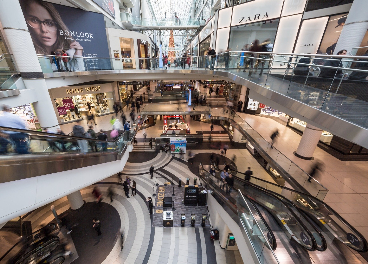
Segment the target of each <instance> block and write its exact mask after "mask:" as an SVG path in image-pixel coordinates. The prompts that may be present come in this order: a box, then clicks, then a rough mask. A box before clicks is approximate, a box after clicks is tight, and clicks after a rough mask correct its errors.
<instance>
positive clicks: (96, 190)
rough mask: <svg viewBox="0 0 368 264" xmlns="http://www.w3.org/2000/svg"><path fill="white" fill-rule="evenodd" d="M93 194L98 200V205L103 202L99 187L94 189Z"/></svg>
mask: <svg viewBox="0 0 368 264" xmlns="http://www.w3.org/2000/svg"><path fill="white" fill-rule="evenodd" d="M92 194H93V196H94V197H95V198H96V202H97V203H100V202H101V201H102V194H101V192H100V190H99V189H98V188H97V187H94V188H93V191H92Z"/></svg>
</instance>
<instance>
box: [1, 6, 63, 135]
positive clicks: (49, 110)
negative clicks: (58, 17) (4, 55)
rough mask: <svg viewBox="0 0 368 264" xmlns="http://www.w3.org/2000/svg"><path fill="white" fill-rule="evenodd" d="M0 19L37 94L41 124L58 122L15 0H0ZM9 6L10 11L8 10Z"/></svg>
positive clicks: (28, 84)
mask: <svg viewBox="0 0 368 264" xmlns="http://www.w3.org/2000/svg"><path fill="white" fill-rule="evenodd" d="M0 5H1V8H0V22H1V26H2V32H3V34H4V40H5V42H6V43H7V46H8V48H9V52H10V53H12V54H13V58H14V63H15V65H16V68H17V70H18V71H19V73H20V75H21V76H22V78H23V81H24V84H25V86H26V88H27V89H33V90H34V93H35V94H36V96H37V101H38V102H40V103H35V104H34V106H35V110H36V114H37V116H38V119H39V121H40V124H41V127H44V128H47V127H55V126H58V120H57V117H56V113H55V110H54V108H53V105H52V101H51V98H50V95H49V92H48V89H47V86H46V81H45V79H44V76H43V72H42V69H41V66H40V63H39V61H38V57H37V54H36V50H35V48H34V45H33V42H32V38H31V35H30V33H29V31H28V27H27V24H26V21H25V18H24V16H23V12H22V9H21V7H20V4H19V1H18V0H13V1H6V0H2V1H0ZM10 10H11V12H10Z"/></svg>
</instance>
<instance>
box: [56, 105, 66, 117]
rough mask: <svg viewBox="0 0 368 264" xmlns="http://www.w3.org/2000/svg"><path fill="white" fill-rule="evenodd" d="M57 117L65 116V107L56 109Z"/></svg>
mask: <svg viewBox="0 0 368 264" xmlns="http://www.w3.org/2000/svg"><path fill="white" fill-rule="evenodd" d="M57 110H58V113H59V116H62V115H66V108H65V106H61V107H58V108H57Z"/></svg>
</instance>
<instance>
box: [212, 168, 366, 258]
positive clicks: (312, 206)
mask: <svg viewBox="0 0 368 264" xmlns="http://www.w3.org/2000/svg"><path fill="white" fill-rule="evenodd" d="M206 173H207V175H208V176H207V177H210V178H212V177H214V176H210V175H209V173H208V172H207V171H206ZM233 175H234V174H233ZM235 179H236V181H235V186H236V187H238V188H239V189H238V192H237V193H238V194H237V195H238V196H239V194H241V195H242V196H243V195H244V196H245V197H247V198H248V199H249V200H251V201H252V202H253V203H254V204H255V205H256V206H255V207H256V208H257V210H258V211H259V213H260V215H261V216H262V218H263V220H264V221H265V222H266V224H267V226H268V227H269V228H270V229H271V230H272V233H273V235H274V236H275V238H276V240H277V248H278V249H279V248H282V249H281V251H283V250H284V251H285V252H287V253H288V255H289V256H290V258H291V259H292V261H293V262H294V263H313V262H315V263H322V262H323V261H322V260H324V259H329V260H333V261H335V262H334V263H353V262H354V261H357V263H359V258H361V257H358V256H357V252H356V253H354V251H359V252H365V251H366V240H365V238H364V237H363V236H362V235H361V234H360V233H359V232H358V231H356V230H355V229H354V227H352V226H351V225H350V224H349V223H348V222H347V221H346V220H344V219H343V218H342V217H341V216H340V215H339V214H337V213H336V212H335V211H334V210H333V209H332V208H330V207H329V206H328V205H327V204H325V203H324V202H322V201H320V200H318V199H316V198H315V197H313V196H310V195H308V194H305V193H301V192H297V191H295V190H292V189H289V188H285V187H281V186H278V185H277V184H274V183H270V182H267V181H264V180H262V179H258V178H256V177H252V179H251V181H250V182H246V181H244V180H243V179H241V178H239V177H236V178H235ZM217 180H218V179H213V182H215V181H217ZM259 182H262V183H263V184H259ZM254 183H257V184H254ZM243 185H244V189H243ZM260 185H262V186H263V187H261V186H260ZM264 187H266V188H264ZM275 189H276V190H277V189H280V190H279V191H277V192H276V191H275ZM290 198H293V199H290ZM307 202H308V203H307ZM239 208H240V207H239V206H238V209H239ZM352 238H354V239H352ZM346 246H347V247H346ZM348 247H349V248H350V249H354V250H353V251H352V250H349V249H348ZM306 250H308V251H306ZM275 252H276V255H277V256H279V254H278V250H276V251H275ZM308 252H309V253H308ZM354 263H355V262H354Z"/></svg>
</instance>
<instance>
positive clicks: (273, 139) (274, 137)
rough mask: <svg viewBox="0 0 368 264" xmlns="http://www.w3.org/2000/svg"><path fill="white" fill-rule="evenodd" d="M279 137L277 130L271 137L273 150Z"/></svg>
mask: <svg viewBox="0 0 368 264" xmlns="http://www.w3.org/2000/svg"><path fill="white" fill-rule="evenodd" d="M278 136H279V130H278V129H276V130H275V131H274V132H273V133H272V134H271V136H270V138H271V148H273V144H274V143H275V142H276V139H277V137H278Z"/></svg>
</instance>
